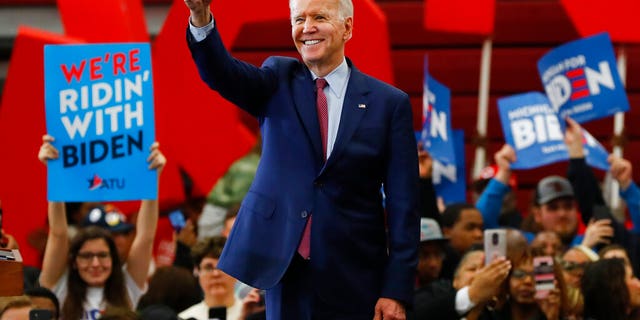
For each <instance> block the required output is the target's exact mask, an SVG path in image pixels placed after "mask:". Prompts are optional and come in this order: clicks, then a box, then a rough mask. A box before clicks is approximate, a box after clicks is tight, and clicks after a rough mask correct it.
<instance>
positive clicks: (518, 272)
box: [511, 269, 536, 280]
mask: <svg viewBox="0 0 640 320" xmlns="http://www.w3.org/2000/svg"><path fill="white" fill-rule="evenodd" d="M535 275H536V274H535V273H534V272H533V271H531V272H529V271H524V270H522V269H515V270H513V272H512V273H511V277H512V278H514V279H518V280H521V279H524V278H525V277H531V278H532V279H533V278H535Z"/></svg>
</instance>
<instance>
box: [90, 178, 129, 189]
mask: <svg viewBox="0 0 640 320" xmlns="http://www.w3.org/2000/svg"><path fill="white" fill-rule="evenodd" d="M87 181H88V182H89V190H90V191H93V190H97V189H108V190H113V189H118V190H122V189H124V187H125V179H124V178H105V179H103V178H101V177H100V176H99V175H97V174H94V175H93V178H90V179H87Z"/></svg>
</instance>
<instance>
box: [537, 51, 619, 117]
mask: <svg viewBox="0 0 640 320" xmlns="http://www.w3.org/2000/svg"><path fill="white" fill-rule="evenodd" d="M598 68H599V69H600V70H594V69H591V68H589V67H584V68H576V69H572V70H568V71H567V72H565V73H564V74H558V75H556V76H555V77H553V78H552V79H551V81H549V83H548V84H547V85H546V86H545V89H546V90H547V95H548V97H549V100H550V101H551V106H552V107H553V109H554V110H555V111H556V112H558V109H560V107H561V106H562V105H564V104H565V103H567V102H568V101H569V100H571V101H576V100H579V99H583V98H586V97H589V96H596V95H598V94H600V90H601V88H600V87H601V86H603V87H606V88H609V89H611V90H615V88H616V86H615V82H614V81H613V76H612V75H611V67H610V66H609V63H608V62H607V61H601V62H600V63H599V64H598Z"/></svg>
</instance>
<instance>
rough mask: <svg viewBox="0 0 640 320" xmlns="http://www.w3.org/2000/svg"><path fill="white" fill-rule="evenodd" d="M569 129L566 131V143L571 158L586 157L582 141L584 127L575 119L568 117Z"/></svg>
mask: <svg viewBox="0 0 640 320" xmlns="http://www.w3.org/2000/svg"><path fill="white" fill-rule="evenodd" d="M565 120H566V121H567V129H566V131H565V133H564V143H565V144H566V145H567V151H569V158H571V159H577V158H584V146H583V143H582V140H583V137H582V127H580V125H579V124H578V123H577V122H575V121H574V120H573V119H571V118H569V117H567V118H566V119H565Z"/></svg>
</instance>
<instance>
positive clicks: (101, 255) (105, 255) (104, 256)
mask: <svg viewBox="0 0 640 320" xmlns="http://www.w3.org/2000/svg"><path fill="white" fill-rule="evenodd" d="M77 258H78V260H80V261H82V262H91V261H93V258H98V261H100V262H101V263H102V262H106V261H108V260H110V259H111V255H110V254H109V251H101V252H80V253H78V256H77Z"/></svg>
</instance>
